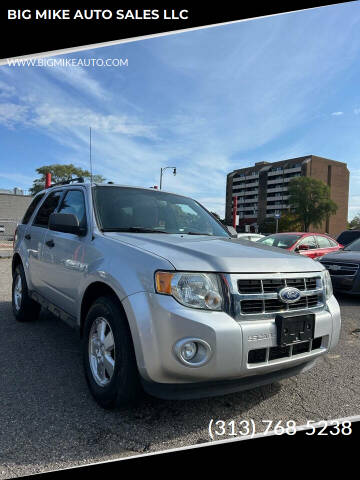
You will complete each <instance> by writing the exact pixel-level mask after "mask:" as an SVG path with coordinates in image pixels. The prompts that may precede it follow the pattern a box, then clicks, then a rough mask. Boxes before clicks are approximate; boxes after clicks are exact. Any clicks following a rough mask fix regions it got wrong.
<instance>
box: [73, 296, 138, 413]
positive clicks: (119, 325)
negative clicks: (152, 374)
mask: <svg viewBox="0 0 360 480" xmlns="http://www.w3.org/2000/svg"><path fill="white" fill-rule="evenodd" d="M82 350H83V364H84V370H85V377H86V381H87V383H88V386H89V389H90V392H91V394H92V395H93V397H94V398H95V400H96V401H97V403H98V404H99V405H100V406H102V407H103V408H106V409H112V408H119V407H122V406H129V405H132V404H136V403H137V401H138V400H139V399H140V397H141V393H142V388H141V384H140V378H139V372H138V369H137V365H136V358H135V352H134V346H133V341H132V337H131V333H130V329H129V325H128V322H127V319H126V318H125V315H124V313H123V311H122V309H121V308H120V306H119V304H118V301H117V300H116V299H114V298H112V297H111V296H106V297H105V296H104V297H99V298H98V299H97V300H95V302H94V303H93V304H92V306H91V307H90V309H89V311H88V314H87V316H86V319H85V324H84V332H83V345H82Z"/></svg>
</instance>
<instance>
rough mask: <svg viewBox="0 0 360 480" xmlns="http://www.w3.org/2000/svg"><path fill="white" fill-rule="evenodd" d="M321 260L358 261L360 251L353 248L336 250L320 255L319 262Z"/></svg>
mask: <svg viewBox="0 0 360 480" xmlns="http://www.w3.org/2000/svg"><path fill="white" fill-rule="evenodd" d="M323 260H324V261H325V262H329V261H330V262H349V263H351V262H360V252H357V251H355V250H353V251H351V250H338V251H336V252H332V253H327V254H326V255H324V256H322V257H321V260H320V262H322V261H323Z"/></svg>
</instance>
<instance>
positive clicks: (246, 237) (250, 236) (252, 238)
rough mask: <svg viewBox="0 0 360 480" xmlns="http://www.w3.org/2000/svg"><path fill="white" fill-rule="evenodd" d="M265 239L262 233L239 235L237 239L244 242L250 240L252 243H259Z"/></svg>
mask: <svg viewBox="0 0 360 480" xmlns="http://www.w3.org/2000/svg"><path fill="white" fill-rule="evenodd" d="M263 237H265V235H261V234H260V233H238V234H237V238H242V239H243V240H250V242H257V241H258V240H260V238H263Z"/></svg>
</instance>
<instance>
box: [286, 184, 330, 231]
mask: <svg viewBox="0 0 360 480" xmlns="http://www.w3.org/2000/svg"><path fill="white" fill-rule="evenodd" d="M289 206H290V207H291V208H292V209H293V210H294V213H295V217H296V219H297V220H298V221H299V222H300V223H301V225H302V227H303V230H304V231H305V232H308V231H309V227H310V225H313V226H314V227H320V226H321V224H322V222H323V221H324V220H326V219H327V218H328V217H329V216H330V215H333V214H334V213H336V211H337V208H338V207H337V205H336V203H335V202H334V201H333V200H331V198H330V188H329V187H328V185H326V183H324V182H322V181H321V180H316V179H315V178H311V177H296V178H292V179H291V180H290V182H289Z"/></svg>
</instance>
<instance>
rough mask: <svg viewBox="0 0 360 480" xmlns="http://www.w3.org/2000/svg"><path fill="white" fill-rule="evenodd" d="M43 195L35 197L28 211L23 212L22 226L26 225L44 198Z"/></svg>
mask: <svg viewBox="0 0 360 480" xmlns="http://www.w3.org/2000/svg"><path fill="white" fill-rule="evenodd" d="M44 195H45V193H42V194H41V195H38V196H36V197H35V198H34V199H33V201H32V202H31V203H30V205H29V207H28V209H27V210H26V212H25V215H24V218H23V219H22V222H21V223H22V224H24V225H26V224H27V223H28V222H29V220H30V218H31V216H32V214H33V213H34V211H35V210H36V207H37V206H38V205H39V203H40V202H41V200H42V199H43V198H44Z"/></svg>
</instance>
